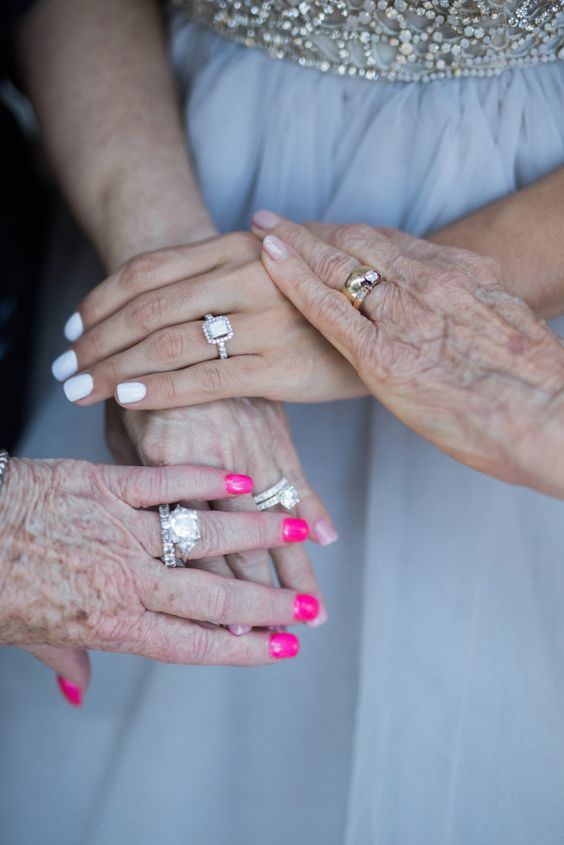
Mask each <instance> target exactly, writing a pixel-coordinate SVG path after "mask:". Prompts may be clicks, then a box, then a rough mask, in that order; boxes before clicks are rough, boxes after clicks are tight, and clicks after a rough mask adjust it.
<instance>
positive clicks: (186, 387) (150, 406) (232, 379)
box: [115, 355, 273, 410]
mask: <svg viewBox="0 0 564 845" xmlns="http://www.w3.org/2000/svg"><path fill="white" fill-rule="evenodd" d="M272 391H273V384H272V369H271V366H270V364H269V363H268V362H267V361H266V359H264V358H262V357H261V356H260V355H240V356H239V357H237V358H229V359H227V360H220V359H216V360H214V361H207V362H206V363H204V364H196V365H195V366H193V367H187V368H186V369H184V370H175V371H173V372H169V373H161V374H159V375H148V376H143V377H142V379H140V380H139V381H134V382H127V381H126V382H122V383H121V384H118V385H117V387H116V392H115V399H116V402H118V403H119V404H120V405H123V407H126V408H132V409H135V410H159V409H162V408H165V409H172V408H184V407H186V406H189V405H200V404H202V403H204V402H213V401H215V400H217V399H236V398H239V397H240V396H247V397H251V396H264V397H266V398H268V397H269V396H270V394H271V393H272Z"/></svg>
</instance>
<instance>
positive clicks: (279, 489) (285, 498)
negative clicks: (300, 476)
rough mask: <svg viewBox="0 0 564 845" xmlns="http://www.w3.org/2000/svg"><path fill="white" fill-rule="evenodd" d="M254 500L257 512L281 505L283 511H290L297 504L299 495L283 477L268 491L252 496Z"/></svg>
mask: <svg viewBox="0 0 564 845" xmlns="http://www.w3.org/2000/svg"><path fill="white" fill-rule="evenodd" d="M254 500H255V504H256V506H257V508H258V509H259V511H266V510H269V509H270V508H274V507H276V505H282V507H283V508H284V509H285V510H287V511H291V510H292V509H293V508H295V507H296V505H297V504H299V501H300V494H299V493H298V491H297V490H296V488H295V487H294V485H293V484H290V482H289V481H288V479H287V478H286V476H285V475H283V476H282V478H281V479H280V481H277V482H276V484H274V485H273V486H272V487H269V488H268V490H264V491H263V492H262V493H258V494H257V495H256V496H254Z"/></svg>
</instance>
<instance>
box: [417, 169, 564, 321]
mask: <svg viewBox="0 0 564 845" xmlns="http://www.w3.org/2000/svg"><path fill="white" fill-rule="evenodd" d="M429 240H431V241H433V242H434V243H437V244H443V245H445V246H457V247H463V248H464V249H469V250H472V251H473V252H478V253H480V254H481V255H489V256H491V257H492V258H495V259H496V260H497V261H499V263H500V265H501V267H502V269H503V274H504V283H505V285H506V287H508V288H509V289H510V290H511V291H512V292H513V293H515V294H517V296H520V297H521V298H522V299H524V300H525V302H527V304H528V305H529V306H530V307H531V308H533V310H534V311H535V312H536V313H537V314H539V315H540V316H542V317H545V318H548V317H554V316H556V315H557V314H562V313H564V167H562V168H560V169H558V170H555V171H554V172H553V173H551V174H549V175H548V176H546V177H545V178H544V179H541V180H539V181H538V182H535V183H534V184H533V185H531V186H529V187H528V188H525V189H523V190H521V191H517V192H516V193H514V194H511V195H510V196H508V197H506V198H504V199H502V200H499V201H498V202H495V203H493V204H492V205H489V206H487V207H486V208H484V209H482V210H480V211H478V212H476V213H475V214H472V215H470V216H469V217H465V218H463V219H461V220H459V221H457V222H456V223H454V224H452V225H451V226H447V227H446V228H445V229H442V230H440V231H439V232H435V233H434V234H433V235H431V236H430V237H429Z"/></svg>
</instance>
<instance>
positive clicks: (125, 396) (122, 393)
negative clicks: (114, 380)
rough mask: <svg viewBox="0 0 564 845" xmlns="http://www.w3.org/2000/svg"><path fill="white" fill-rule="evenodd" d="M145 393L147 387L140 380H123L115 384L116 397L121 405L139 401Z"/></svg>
mask: <svg viewBox="0 0 564 845" xmlns="http://www.w3.org/2000/svg"><path fill="white" fill-rule="evenodd" d="M146 395H147V388H146V387H145V385H144V384H143V383H142V382H140V381H124V382H122V383H121V384H118V386H117V397H118V401H119V402H120V404H121V405H130V404H131V403H132V402H140V401H141V399H144V398H145V396H146Z"/></svg>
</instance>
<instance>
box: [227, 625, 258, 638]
mask: <svg viewBox="0 0 564 845" xmlns="http://www.w3.org/2000/svg"><path fill="white" fill-rule="evenodd" d="M227 628H228V630H229V631H231V633H232V634H235V636H236V637H242V636H243V635H244V634H248V633H249V632H250V631H252V630H253V628H252V625H228V626H227Z"/></svg>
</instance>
